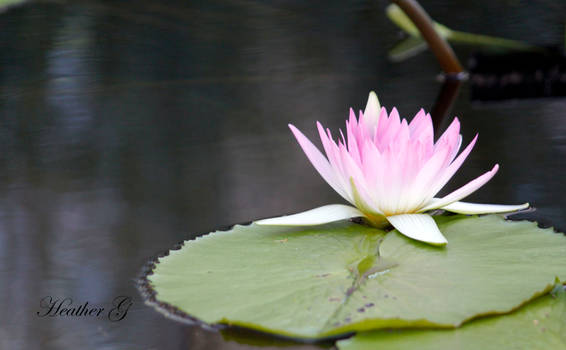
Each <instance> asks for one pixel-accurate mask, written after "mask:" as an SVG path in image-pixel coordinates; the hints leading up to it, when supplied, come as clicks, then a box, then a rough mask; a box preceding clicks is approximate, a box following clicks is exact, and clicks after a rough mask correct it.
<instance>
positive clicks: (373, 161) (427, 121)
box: [257, 92, 529, 245]
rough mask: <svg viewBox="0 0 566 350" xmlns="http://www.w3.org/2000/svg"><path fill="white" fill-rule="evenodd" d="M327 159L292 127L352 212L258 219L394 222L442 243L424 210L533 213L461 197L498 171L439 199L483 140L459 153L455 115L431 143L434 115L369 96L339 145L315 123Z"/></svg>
mask: <svg viewBox="0 0 566 350" xmlns="http://www.w3.org/2000/svg"><path fill="white" fill-rule="evenodd" d="M317 126H318V131H319V134H320V139H321V141H322V145H323V147H324V150H325V152H326V156H327V157H328V158H326V157H324V156H323V155H322V153H321V152H320V151H319V150H318V148H317V147H316V146H314V145H313V144H312V143H311V142H310V141H309V139H307V138H306V137H305V135H303V133H301V132H300V131H299V130H298V129H297V128H296V127H295V126H293V125H291V124H289V128H291V131H292V132H293V134H294V135H295V137H296V139H297V141H298V142H299V145H300V146H301V147H302V149H303V151H304V152H305V154H306V156H307V157H308V159H309V160H310V162H311V163H312V165H313V166H314V167H315V169H316V170H317V171H318V172H319V173H320V175H321V176H322V178H323V179H324V180H325V181H326V182H327V183H328V184H329V185H330V186H331V187H332V188H333V189H334V190H335V191H336V192H338V194H340V196H342V197H343V198H344V199H345V200H347V201H348V202H350V203H351V204H352V205H354V207H352V206H349V205H343V204H331V205H326V206H323V207H319V208H316V209H312V210H309V211H306V212H302V213H299V214H294V215H288V216H281V217H276V218H270V219H264V220H259V221H257V224H260V225H301V226H302V225H319V224H324V223H328V222H333V221H337V220H344V219H348V218H354V217H363V218H365V220H366V221H367V222H368V223H369V224H371V225H373V226H376V227H384V226H387V225H388V224H391V225H392V226H393V227H394V228H395V229H397V230H398V231H399V232H401V233H402V234H404V235H405V236H407V237H410V238H412V239H415V240H418V241H423V242H427V243H430V244H433V245H445V244H446V243H447V240H446V238H445V237H444V236H443V235H442V233H441V232H440V231H439V229H438V226H437V225H436V223H435V221H434V219H433V218H432V217H431V216H430V215H429V214H428V213H427V212H429V211H431V210H434V209H444V210H447V211H450V212H454V213H460V214H487V213H504V212H512V211H517V210H521V209H525V208H528V206H529V203H525V204H521V205H498V204H476V203H467V202H461V201H460V200H461V199H463V198H464V197H466V196H468V195H470V194H471V193H472V192H474V191H476V190H477V189H478V188H480V187H482V186H483V185H484V184H485V183H486V182H488V181H489V180H490V179H491V178H492V177H493V176H494V175H495V173H496V172H497V170H498V169H499V165H498V164H496V165H495V166H494V167H493V168H492V169H491V170H490V171H488V172H486V173H485V174H483V175H481V176H479V177H478V178H476V179H475V180H472V181H470V182H469V183H468V184H466V185H464V186H462V187H460V188H459V189H457V190H455V191H454V192H452V193H450V194H448V195H446V196H444V197H442V198H437V197H435V196H436V194H437V193H438V192H439V191H440V190H441V189H442V188H443V187H444V186H445V185H446V183H447V182H448V181H449V180H450V179H451V178H452V176H453V175H454V174H455V173H456V171H457V170H458V169H459V168H460V166H461V165H462V163H464V160H465V159H466V157H467V156H468V155H469V154H470V152H471V151H472V148H473V147H474V145H475V143H476V140H477V137H478V135H477V134H476V136H475V137H474V139H473V140H472V141H471V142H470V143H469V144H468V146H467V147H466V148H465V149H464V150H463V151H462V152H461V153H460V154H459V155H458V151H459V149H460V146H461V144H462V135H460V122H459V120H458V118H454V121H453V122H452V123H451V124H450V126H449V127H448V129H447V130H446V131H445V132H444V134H443V135H442V136H441V137H440V138H439V139H438V140H437V141H436V143H435V142H434V136H433V135H434V133H433V126H432V119H431V117H430V114H427V113H425V112H424V110H422V109H421V110H420V111H419V112H418V113H417V114H416V115H415V117H414V118H413V120H412V121H411V122H410V123H409V122H407V120H406V119H401V118H400V116H399V113H398V112H397V109H395V108H393V109H392V111H391V113H390V114H389V115H388V114H387V111H386V109H385V108H381V107H380V105H379V101H378V99H377V95H376V94H375V93H374V92H371V93H370V95H369V99H368V102H367V105H366V108H365V110H364V112H363V113H362V112H361V111H360V113H359V118H358V119H356V115H355V113H354V111H353V110H352V109H350V118H349V120H348V121H346V137H345V136H344V134H343V133H342V131H340V136H341V137H340V139H339V140H338V144H336V142H335V141H334V140H333V138H332V135H331V133H330V130H328V129H326V130H325V129H324V128H323V126H322V125H321V124H320V123H319V122H317Z"/></svg>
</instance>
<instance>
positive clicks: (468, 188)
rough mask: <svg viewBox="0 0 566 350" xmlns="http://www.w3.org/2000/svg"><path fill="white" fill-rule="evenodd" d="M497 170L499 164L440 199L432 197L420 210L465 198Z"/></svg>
mask: <svg viewBox="0 0 566 350" xmlns="http://www.w3.org/2000/svg"><path fill="white" fill-rule="evenodd" d="M497 170H499V164H495V166H494V167H493V169H491V170H490V171H488V172H487V173H485V174H483V175H481V176H479V177H477V178H476V179H475V180H472V181H470V182H468V183H467V184H466V185H464V186H462V187H460V188H459V189H457V190H456V191H454V192H452V193H450V194H449V195H447V196H444V197H443V198H441V199H436V200H435V199H433V200H432V201H431V202H430V204H428V205H427V206H425V207H424V208H422V209H421V210H420V211H427V210H431V209H438V208H442V207H445V206H447V205H449V204H451V203H454V202H457V201H459V200H460V199H462V198H465V197H467V196H469V195H470V194H472V193H473V192H475V191H476V190H477V189H478V188H480V187H482V186H483V185H485V184H486V183H487V182H488V181H489V180H491V178H492V177H493V176H494V175H495V173H497Z"/></svg>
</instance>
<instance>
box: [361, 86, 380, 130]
mask: <svg viewBox="0 0 566 350" xmlns="http://www.w3.org/2000/svg"><path fill="white" fill-rule="evenodd" d="M380 112H381V106H380V105H379V100H378V99H377V95H376V94H375V92H373V91H372V92H370V93H369V98H368V102H367V104H366V109H365V110H364V120H365V122H366V125H368V126H371V127H376V126H377V123H378V120H379V114H380Z"/></svg>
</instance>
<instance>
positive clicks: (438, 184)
mask: <svg viewBox="0 0 566 350" xmlns="http://www.w3.org/2000/svg"><path fill="white" fill-rule="evenodd" d="M477 140H478V134H476V136H475V137H474V138H473V140H472V141H471V142H470V143H469V144H468V146H467V147H466V148H465V149H464V150H463V151H462V153H460V155H459V156H458V157H457V158H456V159H455V160H454V161H453V162H452V163H451V164H450V165H449V166H448V167H447V168H446V169H444V170H443V171H442V173H440V174H439V176H438V178H437V180H436V181H435V182H434V184H433V185H431V186H430V191H429V192H428V195H427V197H428V198H432V197H434V195H436V194H437V193H438V191H440V190H441V189H442V188H443V187H444V186H445V185H446V184H447V183H448V181H450V179H451V178H452V176H454V174H455V173H456V171H458V169H460V167H461V166H462V164H463V163H464V161H465V160H466V158H467V157H468V155H469V154H470V152H472V149H473V148H474V146H475V144H476V141H477ZM450 157H452V156H450Z"/></svg>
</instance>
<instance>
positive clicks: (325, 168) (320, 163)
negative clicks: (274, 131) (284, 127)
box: [289, 124, 348, 199]
mask: <svg viewBox="0 0 566 350" xmlns="http://www.w3.org/2000/svg"><path fill="white" fill-rule="evenodd" d="M289 128H290V129H291V131H292V132H293V135H295V138H296V139H297V141H298V142H299V145H300V146H301V148H302V149H303V151H304V152H305V154H306V155H307V158H308V159H309V160H310V162H311V163H312V165H313V166H314V168H315V169H316V170H317V171H318V173H319V174H320V176H322V178H323V179H324V181H326V182H327V183H328V184H329V185H330V186H331V187H332V188H333V189H334V191H336V192H338V194H339V195H341V196H342V197H344V198H346V199H348V197H347V195H346V193H345V191H344V190H343V189H342V188H341V186H340V185H339V184H338V181H337V179H336V174H335V171H334V169H333V168H332V167H331V166H330V164H329V163H328V160H327V159H326V158H325V157H324V156H323V155H322V153H320V151H319V150H318V148H316V146H315V145H313V144H312V142H310V140H309V139H308V138H307V137H306V136H305V135H303V133H302V132H301V131H300V130H299V129H297V128H296V127H295V126H294V125H292V124H289Z"/></svg>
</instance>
